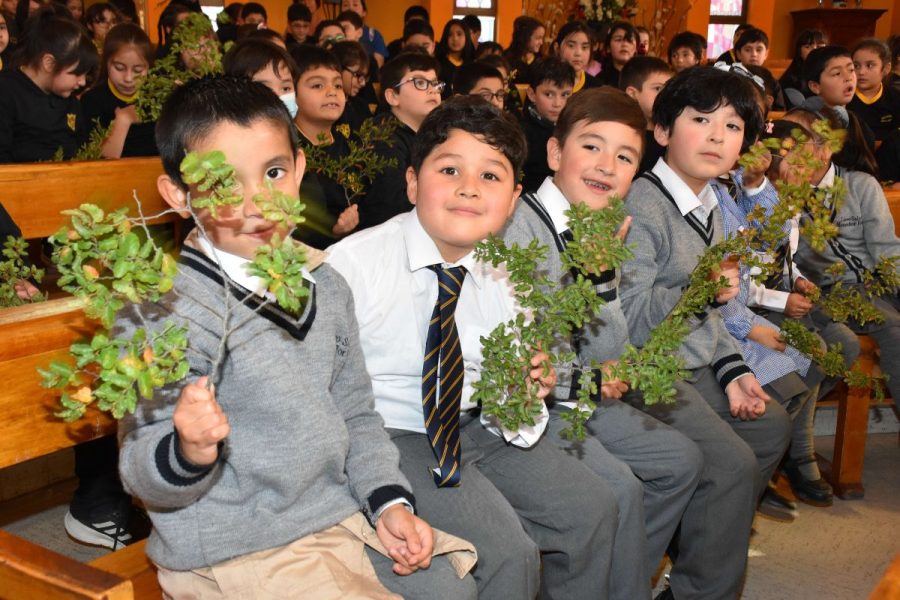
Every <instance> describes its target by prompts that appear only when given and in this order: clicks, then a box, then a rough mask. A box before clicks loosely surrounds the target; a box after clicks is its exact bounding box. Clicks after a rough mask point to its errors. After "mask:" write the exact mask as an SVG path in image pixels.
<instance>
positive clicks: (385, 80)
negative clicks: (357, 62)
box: [378, 52, 441, 101]
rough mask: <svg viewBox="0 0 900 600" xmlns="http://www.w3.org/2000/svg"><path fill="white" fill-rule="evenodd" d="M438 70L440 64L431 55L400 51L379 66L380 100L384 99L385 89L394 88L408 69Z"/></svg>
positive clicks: (436, 71)
mask: <svg viewBox="0 0 900 600" xmlns="http://www.w3.org/2000/svg"><path fill="white" fill-rule="evenodd" d="M440 70H441V66H440V64H438V61H437V60H436V59H435V58H434V57H433V56H429V55H428V54H425V53H424V52H401V53H400V54H398V55H397V56H396V57H395V58H392V59H390V60H389V61H387V62H386V63H384V66H383V67H381V71H380V73H379V76H378V80H379V81H380V82H381V100H382V101H383V100H384V93H385V91H387V90H390V89H394V86H395V85H397V84H398V83H400V82H401V81H403V78H404V77H406V74H407V73H409V72H410V71H434V72H435V73H440Z"/></svg>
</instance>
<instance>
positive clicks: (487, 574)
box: [328, 96, 616, 600]
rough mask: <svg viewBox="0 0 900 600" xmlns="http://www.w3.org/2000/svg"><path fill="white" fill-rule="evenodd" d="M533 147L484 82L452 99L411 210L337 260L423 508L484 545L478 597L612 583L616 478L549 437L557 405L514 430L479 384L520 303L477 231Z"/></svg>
mask: <svg viewBox="0 0 900 600" xmlns="http://www.w3.org/2000/svg"><path fill="white" fill-rule="evenodd" d="M524 155H525V140H524V137H523V136H522V133H521V131H520V129H519V127H518V126H517V124H516V123H515V121H514V120H513V119H512V118H511V117H510V116H509V115H506V114H504V113H503V112H502V111H500V110H498V109H497V108H496V107H494V106H491V105H490V104H489V103H487V102H485V101H484V100H482V99H481V98H474V97H471V96H456V97H454V98H452V99H451V100H448V101H447V102H446V103H444V104H442V105H441V106H440V107H438V108H436V109H435V110H433V111H432V112H431V113H430V114H429V115H428V117H426V119H425V121H424V122H423V123H422V126H421V128H420V129H419V131H418V134H417V136H416V145H415V147H414V150H413V159H412V163H411V166H410V168H409V169H408V170H407V181H408V188H407V190H408V194H409V198H410V201H411V202H413V203H414V204H415V205H416V207H415V210H413V211H411V212H408V213H406V214H403V215H399V216H397V217H395V218H393V219H391V220H390V221H388V222H386V223H383V224H382V225H380V226H378V227H374V228H371V229H368V230H366V231H363V232H360V233H358V234H355V235H353V236H350V237H348V238H347V239H345V240H342V241H341V242H339V243H338V244H336V245H335V246H333V247H332V248H330V249H329V257H328V262H329V263H330V264H331V265H332V266H334V268H335V269H337V270H338V272H340V273H341V274H342V275H343V276H344V278H345V279H346V280H347V282H348V283H349V284H350V288H351V289H352V290H353V296H354V300H355V307H356V314H357V319H358V321H359V324H360V340H361V344H362V348H363V353H364V354H365V358H366V367H367V369H368V371H369V374H370V375H371V376H372V383H373V388H374V390H375V406H376V410H378V412H379V413H380V414H381V415H382V416H383V417H384V419H385V426H386V427H387V429H388V432H389V433H390V435H391V439H392V440H393V441H394V443H395V444H397V447H398V448H399V450H400V464H401V469H402V470H403V472H404V474H406V476H407V477H408V478H409V480H410V483H411V484H412V488H413V491H414V492H415V494H416V501H417V508H418V510H419V511H420V513H421V514H422V516H423V517H424V518H426V519H428V520H429V522H430V523H432V524H434V525H435V526H437V527H440V528H442V529H444V530H446V531H448V532H450V533H453V534H455V535H459V536H461V537H465V539H468V540H469V541H471V542H472V543H473V544H474V545H475V547H476V548H477V549H478V566H477V567H476V569H475V571H474V572H473V575H474V576H475V580H476V582H477V583H478V591H479V598H483V599H486V600H491V599H497V600H500V599H508V598H533V597H535V596H536V595H537V594H538V592H539V591H540V592H541V594H542V595H544V596H545V597H550V598H572V599H583V598H603V597H606V593H607V590H606V587H605V581H606V579H607V577H608V576H609V575H608V574H609V568H610V565H609V562H608V560H606V559H605V557H606V556H607V555H608V551H607V550H606V548H607V546H608V545H610V544H612V541H613V536H614V529H615V520H616V519H615V512H616V509H615V504H616V501H615V497H614V496H613V494H612V491H611V490H609V489H608V486H607V485H606V484H605V483H604V482H603V481H602V480H600V479H599V478H598V477H597V476H596V475H594V473H593V472H591V471H590V470H589V469H588V468H587V467H585V466H583V465H582V464H581V463H580V462H579V461H577V460H576V459H574V458H571V457H569V456H566V454H565V453H564V452H563V451H562V450H560V449H559V448H558V447H556V446H555V445H553V444H552V443H545V440H542V439H541V435H542V433H543V430H544V428H545V426H546V422H547V412H546V408H545V407H542V409H543V410H542V412H541V414H540V415H539V416H538V417H537V418H536V420H535V424H534V425H533V426H522V427H520V428H519V429H518V430H516V431H510V430H507V429H505V428H503V427H501V426H500V425H499V423H497V422H496V421H495V420H493V419H488V418H486V417H484V416H483V415H482V414H481V411H480V409H479V407H478V406H477V405H476V404H474V403H473V402H472V401H471V400H470V398H471V395H472V383H473V381H474V380H475V379H477V378H478V377H479V376H480V363H481V342H480V338H481V336H484V335H487V334H488V333H489V332H490V331H492V330H493V329H494V328H495V327H496V326H497V325H499V324H500V323H503V322H506V321H508V320H509V319H511V318H513V317H514V315H515V314H516V307H515V299H514V296H513V295H512V293H511V287H510V285H509V281H508V279H507V278H506V276H505V271H504V270H503V269H502V268H497V269H495V268H493V267H491V266H490V265H488V264H485V263H481V262H478V261H476V260H475V259H474V256H473V247H474V245H475V244H476V243H477V242H479V241H481V240H483V239H484V238H485V237H487V236H488V235H489V234H492V233H494V234H496V233H498V232H499V231H500V230H501V229H502V228H503V226H504V224H505V223H506V220H507V218H508V217H509V215H510V214H511V212H512V210H513V208H514V206H515V201H516V198H517V197H518V195H519V192H520V190H521V188H520V187H519V185H518V184H517V173H518V171H519V169H520V168H521V165H522V161H523V159H524ZM541 359H542V356H541V354H538V355H536V356H535V357H534V358H533V359H532V361H531V369H530V372H529V373H528V377H530V378H531V379H532V380H533V381H534V382H535V383H537V384H539V385H540V397H542V398H543V397H545V396H546V395H547V394H548V393H549V392H550V390H551V388H552V387H553V385H554V383H555V374H554V372H553V371H551V372H550V373H549V374H547V375H545V374H544V372H543V369H542V368H541V367H540V366H538V365H539V364H540V360H541ZM438 365H440V366H439V367H438ZM438 369H439V373H438ZM523 369H525V370H523V375H524V374H525V373H526V372H527V371H528V369H527V368H526V365H523ZM438 382H439V387H437V388H435V386H436V385H437V384H438ZM436 390H437V391H436ZM436 394H437V395H439V397H437V398H436V397H435V395H436ZM442 407H445V408H442ZM439 408H440V410H438V409H439ZM445 431H448V432H449V433H448V434H446V435H445V434H444V432H445ZM539 553H543V557H542V560H541V559H540V558H539ZM541 574H542V580H541Z"/></svg>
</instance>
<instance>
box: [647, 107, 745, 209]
mask: <svg viewBox="0 0 900 600" xmlns="http://www.w3.org/2000/svg"><path fill="white" fill-rule="evenodd" d="M654 135H655V137H656V141H657V142H659V143H660V144H661V145H663V146H666V147H667V148H666V158H665V160H666V164H667V165H669V167H671V169H672V170H673V171H675V173H677V174H678V176H679V177H681V179H682V180H684V182H685V183H686V184H687V185H688V186H689V187H690V188H691V189H692V190H693V191H694V193H695V194H699V193H700V191H701V190H702V189H703V188H704V186H706V184H707V182H709V180H710V179H712V178H713V177H718V176H720V175H722V174H724V173H725V172H727V171H728V169H730V168H732V167H733V166H734V163H735V162H736V161H737V159H738V156H740V153H741V145H742V144H743V142H744V120H743V119H742V118H741V117H740V116H739V115H738V114H737V111H735V110H734V107H733V106H731V105H728V104H725V105H722V106H719V107H718V108H716V109H715V110H714V111H712V112H709V113H703V112H700V111H698V110H696V109H695V108H693V107H690V106H688V107H685V109H684V111H683V112H682V113H681V114H680V115H678V118H677V119H675V122H674V123H673V124H672V128H671V130H670V131H666V130H665V129H663V128H662V127H660V126H657V127H656V129H655V130H654Z"/></svg>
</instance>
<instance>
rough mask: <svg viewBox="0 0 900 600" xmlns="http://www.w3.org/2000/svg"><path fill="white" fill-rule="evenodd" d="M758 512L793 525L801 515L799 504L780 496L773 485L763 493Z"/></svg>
mask: <svg viewBox="0 0 900 600" xmlns="http://www.w3.org/2000/svg"><path fill="white" fill-rule="evenodd" d="M756 510H757V512H759V514H760V515H762V516H764V517H767V518H769V519H772V520H773V521H779V522H781V523H793V522H794V519H795V518H796V517H797V515H798V514H799V513H798V512H797V503H796V502H791V501H790V500H788V499H787V498H785V497H784V496H782V495H781V494H779V493H778V492H777V491H776V490H775V488H774V486H772V485H771V484H769V487H767V488H766V491H765V492H763V496H762V499H761V500H760V501H759V507H757V509H756Z"/></svg>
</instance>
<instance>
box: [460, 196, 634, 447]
mask: <svg viewBox="0 0 900 600" xmlns="http://www.w3.org/2000/svg"><path fill="white" fill-rule="evenodd" d="M567 214H568V216H569V218H570V226H571V231H572V235H573V241H572V242H570V243H569V244H568V247H567V250H566V252H565V253H564V255H563V257H562V260H563V264H564V265H565V268H569V269H572V270H573V271H574V273H573V274H574V282H573V283H572V284H571V285H567V286H562V287H560V286H558V285H557V282H551V281H550V280H549V279H548V277H547V276H546V274H544V273H543V272H542V271H541V270H539V268H538V266H539V264H540V263H541V261H542V260H544V258H545V256H546V252H547V249H546V247H544V246H541V245H539V244H538V242H537V240H532V242H531V243H530V244H529V245H528V246H527V247H525V248H522V247H520V246H519V245H518V244H514V245H513V246H512V247H508V246H506V244H505V243H503V242H502V241H501V240H499V239H497V238H494V237H491V238H489V239H488V240H487V241H485V242H482V243H479V244H478V245H477V246H476V250H475V256H476V258H477V259H478V260H481V261H484V262H488V263H490V264H492V265H493V266H494V267H499V266H500V265H501V264H503V266H504V268H505V269H506V271H507V272H508V273H509V279H510V282H511V283H512V285H513V288H514V290H515V294H516V298H517V300H518V302H519V305H520V307H521V309H522V312H520V313H519V314H518V315H516V317H515V318H514V319H512V320H510V321H509V322H506V323H502V324H500V325H498V326H497V327H496V328H495V329H494V330H493V331H492V332H491V334H490V335H489V336H487V337H482V338H481V344H482V368H481V377H480V379H479V381H477V382H475V383H474V388H475V393H474V394H473V400H474V401H477V402H479V403H480V404H481V407H482V411H483V412H484V414H486V415H488V416H493V417H496V418H497V419H498V421H499V422H500V423H501V425H503V427H505V428H506V429H509V430H513V431H514V430H517V429H518V428H519V427H521V426H522V425H526V424H527V425H533V424H534V419H535V417H537V416H538V415H539V414H540V412H541V410H542V408H541V407H542V402H543V400H541V399H540V398H539V396H538V392H539V390H540V386H539V385H538V384H537V383H536V382H534V381H532V380H531V379H530V378H529V377H528V373H529V371H530V370H531V367H530V361H531V359H532V357H533V356H534V354H535V352H537V351H539V350H542V351H544V352H546V353H547V354H548V358H547V360H546V361H545V362H544V363H543V368H544V370H545V372H547V371H549V369H550V368H551V365H553V364H560V365H561V364H566V363H573V362H574V361H575V359H576V356H575V354H574V353H572V352H555V351H554V349H555V348H559V347H565V345H566V343H567V342H568V340H569V339H570V338H571V336H572V334H573V333H574V332H575V331H576V330H577V329H580V328H581V327H582V326H583V325H584V324H585V323H586V322H588V321H589V320H590V319H591V318H593V317H594V316H595V315H596V314H597V313H598V311H599V310H600V308H601V307H602V306H603V304H604V302H603V300H602V299H601V298H600V297H599V296H598V295H597V293H596V291H595V289H594V285H593V283H592V282H591V280H590V279H589V277H590V276H591V275H598V274H599V273H600V271H603V270H606V269H614V268H617V267H618V266H619V265H620V264H621V263H622V262H623V261H624V260H626V259H627V258H628V257H630V256H631V253H630V251H629V250H628V248H627V247H626V246H625V245H624V243H623V242H622V240H620V239H619V238H618V237H616V233H617V231H618V228H619V226H620V225H621V223H622V221H623V220H624V217H625V209H624V204H623V203H622V202H621V201H620V200H618V199H616V200H614V201H613V202H612V203H611V205H610V208H609V209H606V210H600V211H594V210H591V209H589V208H588V207H586V206H573V207H572V208H571V209H570V210H569V211H568V213H567ZM573 385H575V383H574V382H573ZM596 392H597V386H596V383H595V382H594V381H592V380H591V378H590V374H589V373H588V374H587V375H583V376H582V377H581V379H580V380H579V384H578V389H577V397H576V408H575V410H572V411H570V414H569V415H568V416H567V418H568V419H569V421H570V429H568V430H567V432H566V434H567V435H570V436H572V437H575V438H577V439H583V438H584V432H585V429H584V425H585V423H586V422H587V420H588V418H590V416H591V414H592V413H593V411H594V409H595V408H596V406H595V404H594V401H593V400H592V396H593V395H594V394H596Z"/></svg>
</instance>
